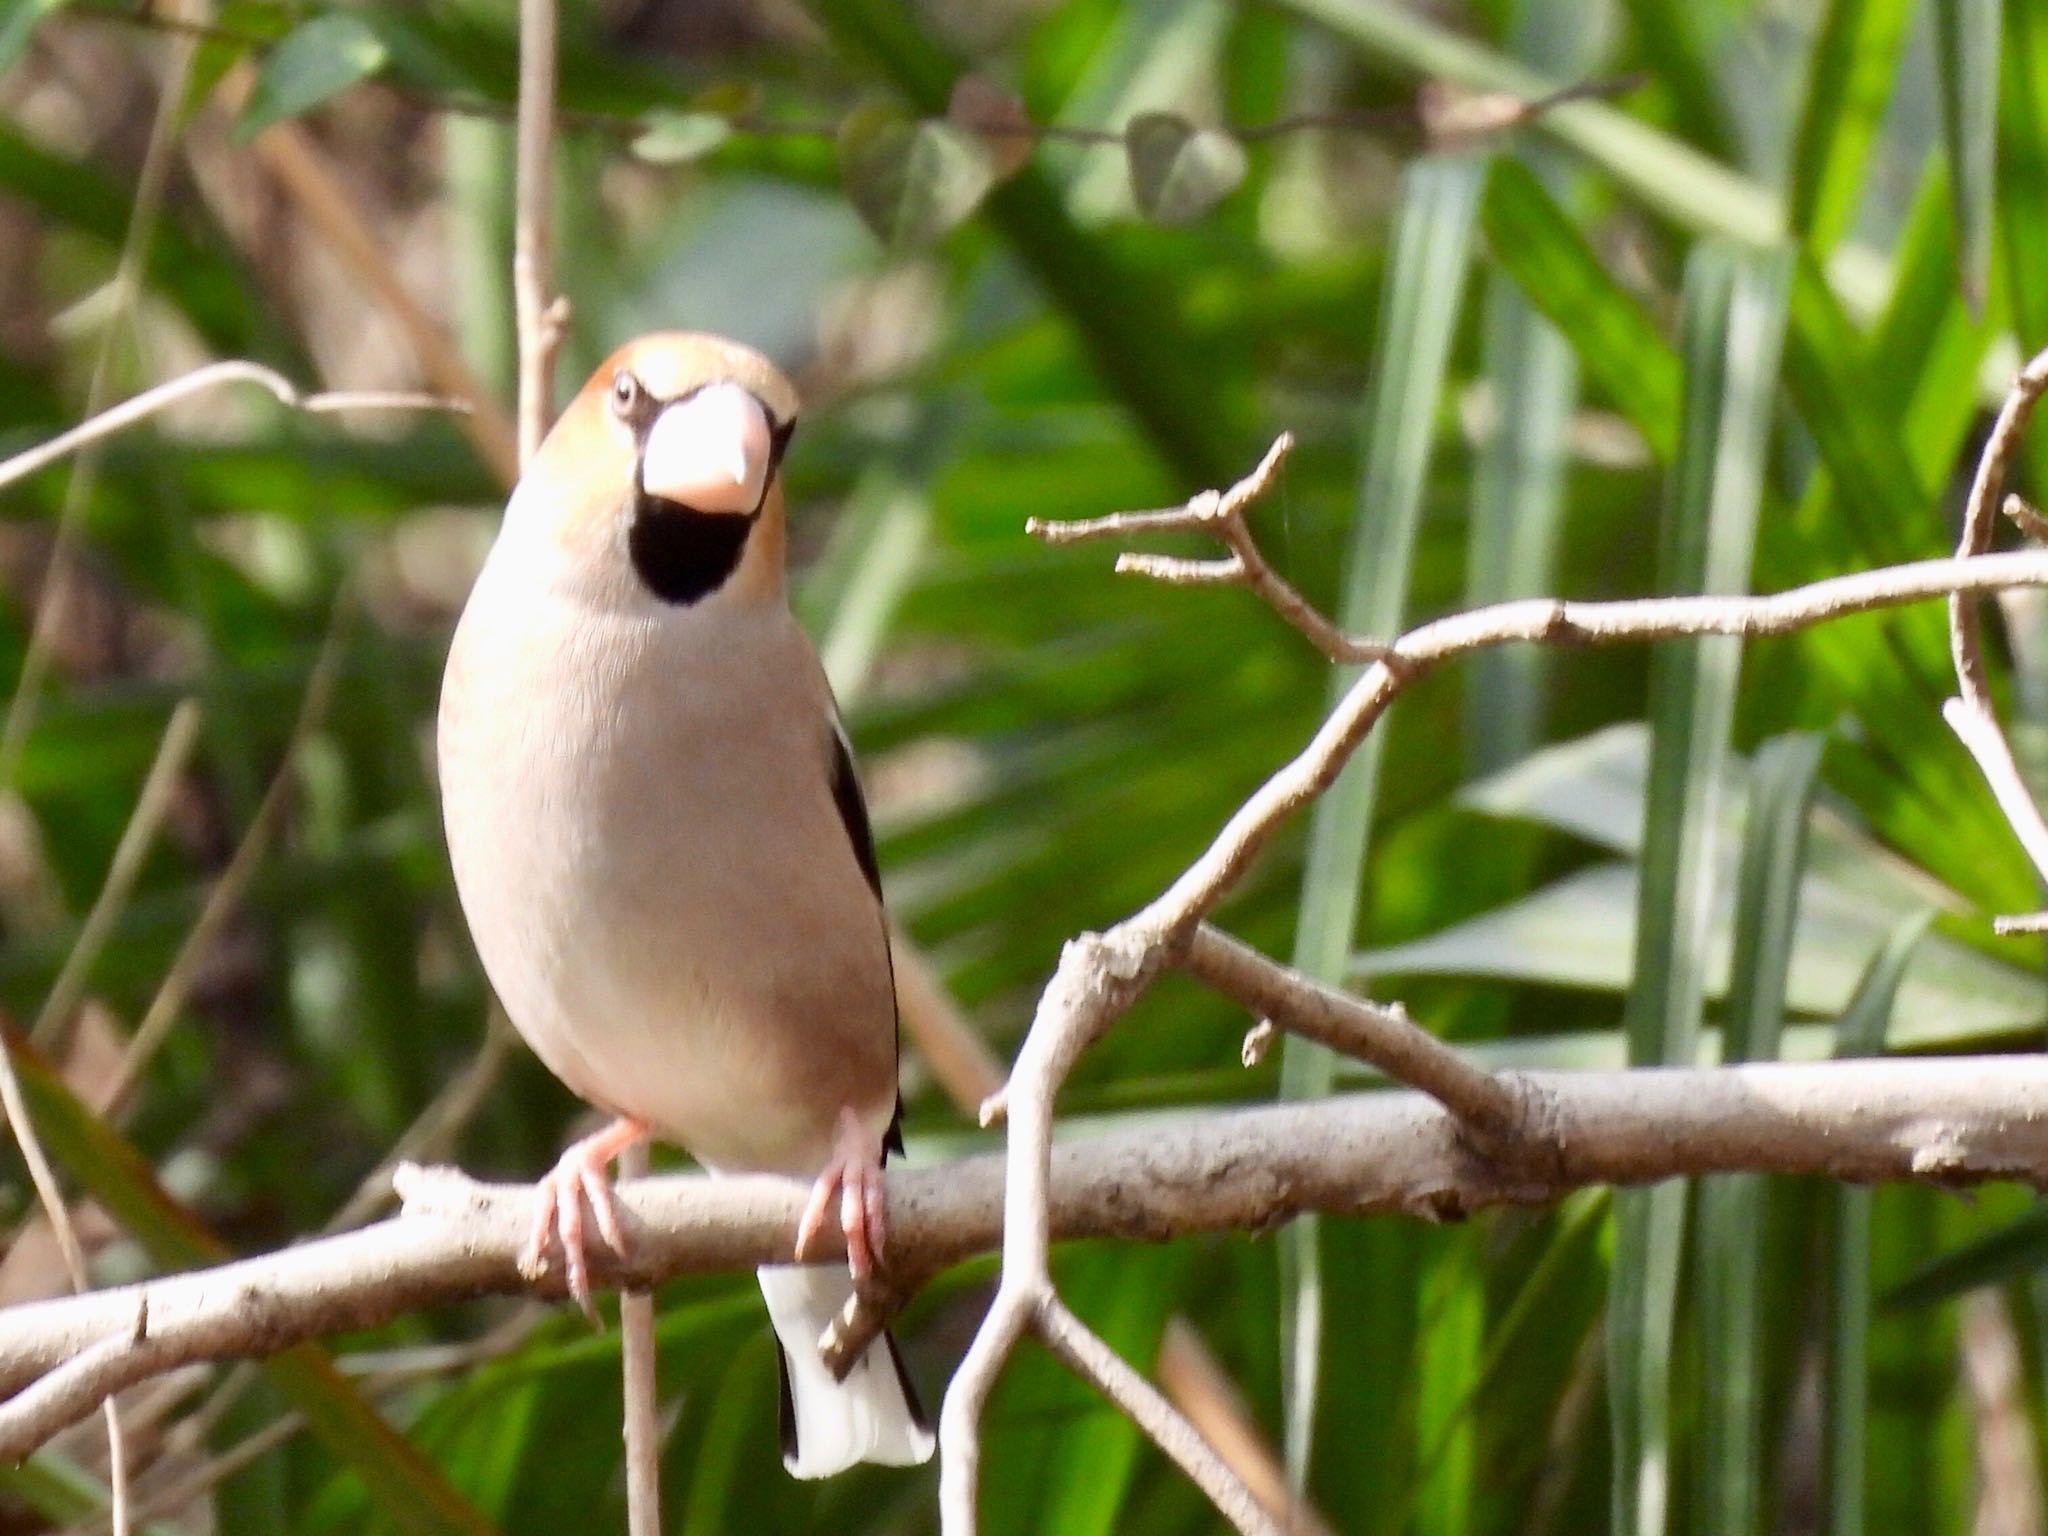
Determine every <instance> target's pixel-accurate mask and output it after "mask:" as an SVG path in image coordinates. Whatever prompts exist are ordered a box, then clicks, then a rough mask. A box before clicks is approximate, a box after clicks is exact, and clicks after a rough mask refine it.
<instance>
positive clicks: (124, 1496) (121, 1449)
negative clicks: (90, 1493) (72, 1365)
mask: <svg viewBox="0 0 2048 1536" xmlns="http://www.w3.org/2000/svg"><path fill="white" fill-rule="evenodd" d="M0 1112H4V1113H5V1115H6V1119H7V1128H8V1130H9V1132H10V1133H12V1135H13V1137H14V1143H15V1145H16V1146H18V1147H19V1148H20V1149H21V1160H22V1161H23V1162H24V1163H26V1164H27V1165H28V1176H29V1182H30V1183H32V1184H33V1185H34V1186H35V1191H36V1199H37V1201H38V1202H39V1203H40V1204H41V1205H42V1208H43V1216H44V1218H45V1219H46V1220H47V1221H48V1222H49V1223H50V1231H51V1233H52V1234H53V1235H54V1236H55V1237H56V1239H57V1251H58V1253H60V1254H61V1255H63V1258H64V1272H65V1274H66V1275H67V1276H69V1278H70V1280H71V1289H72V1290H73V1291H75V1292H77V1293H78V1294H79V1295H84V1294H85V1293H86V1292H87V1291H89V1290H90V1289H91V1287H92V1276H91V1274H90V1272H89V1271H88V1270H87V1268H86V1262H85V1249H84V1247H83V1246H82V1245H81V1244H80V1243H79V1241H78V1230H77V1228H75V1227H74V1226H72V1224H71V1212H70V1211H69V1210H68V1209H66V1207H65V1205H64V1191H63V1190H62V1189H61V1188H60V1187H59V1186H58V1183H57V1174H56V1171H55V1170H54V1169H53V1168H52V1167H51V1166H50V1159H49V1156H48V1154H47V1153H45V1152H44V1151H43V1140H42V1137H40V1136H39V1135H37V1134H36V1127H35V1121H34V1120H33V1119H32V1118H31V1117H30V1115H29V1112H28V1100H27V1098H26V1097H25V1096H24V1095H23V1093H22V1091H21V1077H20V1074H18V1073H17V1072H16V1071H15V1070H14V1053H13V1052H12V1051H11V1050H10V1049H9V1048H8V1047H7V1045H6V1044H5V1043H4V1042H0ZM95 1401H96V1402H97V1403H98V1405H99V1408H100V1411H101V1413H102V1414H103V1416H104V1417H105V1419H106V1421H107V1489H108V1493H107V1502H108V1509H109V1516H110V1518H111V1520H112V1522H113V1528H114V1531H115V1533H116V1536H126V1533H127V1530H128V1447H127V1443H126V1437H125V1436H124V1435H123V1434H122V1432H121V1414H120V1410H119V1409H118V1408H117V1407H116V1406H115V1403H114V1393H113V1391H112V1390H109V1391H108V1392H106V1393H105V1394H103V1395H102V1396H100V1397H99V1398H97V1399H96V1400H95ZM86 1411H87V1412H90V1411H91V1408H90V1405H88V1407H87V1409H86Z"/></svg>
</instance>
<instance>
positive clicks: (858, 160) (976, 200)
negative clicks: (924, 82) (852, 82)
mask: <svg viewBox="0 0 2048 1536" xmlns="http://www.w3.org/2000/svg"><path fill="white" fill-rule="evenodd" d="M839 174H840V176H841V177H842V178H843V179H844V181H845V183H846V193H847V196H848V197H850V198H852V199H853V206H854V208H855V210H856V211H857V212H858V213H859V214H860V216H861V218H862V219H863V220H865V221H866V223H867V226H868V228H869V229H872V230H873V231H874V232H875V234H876V235H877V236H878V237H880V239H881V240H882V242H883V243H884V244H885V245H888V246H889V247H890V248H891V249H895V250H903V249H913V248H915V247H918V246H924V245H930V244H931V243H932V242H933V241H935V240H937V239H938V238H939V237H940V236H942V235H944V234H945V233H946V232H947V231H948V230H950V229H952V228H953V227H954V226H955V225H957V224H958V223H959V222H960V221H961V220H962V219H964V218H966V217H967V216H968V215H969V214H970V213H972V212H974V210H975V208H976V207H977V206H978V205H979V204H980V202H981V200H982V198H983V197H984V196H985V195H986V194H987V192H988V189H989V188H990V186H992V185H993V184H994V180H995V177H994V173H993V171H992V169H991V168H990V165H989V160H988V152H987V151H986V150H985V149H984V148H983V147H982V146H981V144H980V143H979V142H978V141H977V140H976V139H975V138H974V136H973V135H972V134H969V133H965V132H962V131H961V130H960V129H959V128H956V127H954V126H953V125H952V124H951V123H939V122H922V121H918V120H917V119H914V118H911V117H909V116H907V115H906V114H905V113H903V112H902V111H901V110H899V109H898V108H896V107H893V106H889V105H886V104H881V103H878V104H875V105H871V106H864V107H856V108H855V109H854V110H853V111H851V112H849V113H848V114H847V115H846V120H845V121H844V122H843V123H841V124H840V125H839Z"/></svg>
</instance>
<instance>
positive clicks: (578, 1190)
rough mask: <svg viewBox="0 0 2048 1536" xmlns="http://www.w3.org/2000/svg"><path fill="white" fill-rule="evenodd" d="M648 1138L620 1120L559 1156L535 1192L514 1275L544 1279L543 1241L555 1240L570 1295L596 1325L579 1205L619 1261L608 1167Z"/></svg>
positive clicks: (641, 1128)
mask: <svg viewBox="0 0 2048 1536" xmlns="http://www.w3.org/2000/svg"><path fill="white" fill-rule="evenodd" d="M646 1134H647V1126H646V1125H645V1123H643V1122H642V1121H639V1120H635V1119H633V1118H631V1117H630V1116H623V1115H622V1116H621V1117H620V1118H618V1119H617V1120H614V1121H613V1122H612V1123H611V1124H610V1125H608V1126H606V1127H605V1128H604V1129H603V1130H601V1131H599V1132H598V1133H597V1134H596V1135H594V1136H586V1137H584V1138H583V1140H581V1141H579V1142H576V1143H575V1144H573V1145H572V1146H571V1147H570V1148H569V1150H568V1151H566V1152H564V1153H563V1154H562V1159H561V1161H560V1162H558V1163H556V1164H555V1166H554V1169H553V1171H551V1172H550V1173H548V1174H546V1175H544V1176H543V1177H542V1179H541V1181H540V1183H539V1184H538V1185H536V1186H535V1188H534V1195H535V1209H534V1213H533V1230H532V1232H531V1233H530V1234H529V1235H528V1237H527V1239H526V1246H525V1247H524V1248H523V1249H521V1250H520V1253H519V1272H520V1273H521V1274H523V1275H525V1276H526V1277H527V1278H528V1279H530V1280H537V1279H539V1278H540V1277H541V1276H542V1275H544V1274H546V1273H547V1268H548V1237H549V1236H550V1234H553V1235H555V1236H558V1237H560V1239H561V1242H562V1265H563V1268H564V1270H565V1271H566V1272H567V1273H566V1276H565V1278H566V1280H567V1282H568V1287H569V1295H570V1296H571V1297H572V1298H574V1300H575V1302H576V1305H577V1306H579V1307H581V1308H582V1309H583V1315H584V1316H585V1317H587V1318H589V1319H590V1320H591V1322H593V1323H596V1322H597V1321H598V1317H597V1308H596V1307H595V1306H593V1305H592V1304H591V1300H590V1260H589V1257H588V1255H587V1254H586V1253H585V1252H584V1247H583V1205H584V1202H585V1201H588V1202H589V1203H590V1213H591V1215H592V1216H594V1217H596V1218H597V1230H598V1231H599V1233H601V1234H602V1235H603V1237H604V1240H605V1242H606V1243H607V1244H609V1245H610V1247H611V1250H612V1252H613V1253H615V1254H617V1255H618V1256H619V1257H620V1258H624V1257H625V1256H626V1234H625V1232H624V1231H623V1230H622V1229H621V1228H620V1226H619V1210H618V1206H617V1205H616V1204H615V1203H614V1202H613V1200H612V1180H611V1161H612V1159H613V1158H615V1157H617V1156H618V1155H619V1154H620V1153H621V1152H623V1151H625V1150H626V1148H628V1147H630V1146H631V1145H633V1143H634V1142H636V1141H638V1140H639V1139H640V1138H641V1137H643V1136H645V1135H646Z"/></svg>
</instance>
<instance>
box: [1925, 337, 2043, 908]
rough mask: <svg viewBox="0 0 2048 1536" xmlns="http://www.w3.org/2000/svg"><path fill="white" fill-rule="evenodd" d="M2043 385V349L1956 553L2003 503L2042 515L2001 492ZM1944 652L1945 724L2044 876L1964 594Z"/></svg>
mask: <svg viewBox="0 0 2048 1536" xmlns="http://www.w3.org/2000/svg"><path fill="white" fill-rule="evenodd" d="M2044 391H2048V352H2041V353H2038V354H2036V356H2035V357H2034V358H2033V360H2032V361H2031V362H2029V363H2028V364H2027V365H2026V367H2024V368H2022V369H2021V370H2020V372H2019V376H2018V377H2017V378H2015V379H2014V380H2013V382H2012V387H2011V389H2010V390H2009V391H2008V392H2007V394H2006V397H2005V404H2004V405H2003V406H2002V407H2000V409H1999V412H1998V419H1997V420H1996V421H1994V422H1993V423H1992V424H1991V435H1990V436H1989V437H1988V438H1987V439H1986V440H1985V443H1984V451H1983V453H1982V454H1981V455H1979V457H1978V460H1977V474H1976V478H1975V479H1974V480H1972V481H1971V483H1970V496H1969V500H1968V501H1966V502H1965V503H1964V506H1963V531H1962V534H1961V535H1960V537H1959V538H1958V540H1957V542H1956V553H1957V554H1958V555H1962V556H1967V555H1977V554H1982V553H1983V552H1984V551H1985V550H1988V549H1989V548H1990V547H1991V541H1992V539H1993V538H1994V537H1995V536H1996V534H1997V531H1998V514H1999V511H2000V508H2001V506H2003V509H2004V511H2005V513H2006V515H2007V516H2009V517H2011V518H2012V519H2013V520H2014V521H2015V522H2017V523H2019V524H2020V526H2021V527H2022V528H2027V527H2029V526H2030V523H2029V521H2028V520H2029V519H2030V518H2031V519H2032V524H2034V525H2038V523H2039V521H2040V519H2039V517H2038V515H2037V514H2034V513H2033V512H2032V511H2031V509H2029V508H2027V507H2026V505H2025V504H2024V503H2022V502H2019V500H2018V498H2017V497H2014V498H2012V499H2011V501H2010V502H2003V503H2002V502H2001V499H2000V498H2001V495H2002V493H2003V492H2004V490H2005V471H2006V466H2007V465H2008V464H2009V463H2010V462H2011V461H2012V456H2013V454H2015V453H2016V452H2018V451H2019V446H2020V439H2021V438H2022V437H2023V436H2024V435H2025V433H2026V429H2027V419H2028V418H2029V417H2030V416H2032V415H2033V413H2034V406H2035V404H2036V402H2038V401H2039V400H2040V398H2041V395H2042V393H2043V392H2044ZM1948 629H1949V654H1950V656H1951V657H1952V658H1953V659H1954V662H1955V668H1956V688H1957V694H1956V697H1955V698H1953V699H1950V700H1949V701H1948V702H1947V703H1946V704H1944V705H1943V706H1942V710H1941V716H1942V718H1943V719H1944V720H1946V721H1947V722H1948V725H1949V729H1950V730H1952V731H1954V732H1955V733H1956V738H1957V739H1958V740H1959V741H1961V742H1962V744H1963V746H1964V747H1965V748H1967V749H1968V751H1969V753H1970V756H1972V757H1973V758H1975V759H1976V760H1977V767H1978V769H1979V770H1980V771H1981V772H1982V773H1983V775H1984V780H1985V783H1986V784H1988V785H1989V786H1990V788H1991V793H1992V795H1993V797H1994V798H1995V799H1996V800H1997V801H1998V808H1999V810H2000V811H2001V812H2002V813H2003V814H2004V816H2005V819H2006V821H2007V822H2008V823H2009V824H2010V825H2011V827H2012V830H2013V835H2014V836H2015V837H2017V838H2018V839H2019V841H2020V846H2021V847H2022V848H2024V849H2025V850H2026V853H2027V857H2028V858H2029V859H2031V860H2032V861H2033V865H2034V869H2035V871H2036V873H2038V874H2039V875H2040V877H2041V878H2042V879H2043V880H2044V881H2048V821H2044V820H2043V819H2042V816H2041V807H2040V806H2039V805H2038V804H2036V803H2035V801H2034V796H2033V793H2032V791H2030V790H2029V789H2028V788H2027V784H2026V780H2025V779H2024V778H2023V777H2022V776H2021V774H2020V768H2019V764H2018V763H2017V762H2016V761H2015V760H2014V759H2013V755H2012V744H2011V743H2010V742H2008V741H2007V740H2006V738H2005V730H2004V728H2003V727H2002V726H2000V725H1999V723H1998V713H1997V711H1996V710H1995V709H1994V708H1993V707H1992V703H1991V685H1990V682H1989V680H1988V678H1987V677H1986V675H1985V671H1984V637H1983V629H1982V625H1981V623H1980V621H1979V619H1978V615H1977V605H1976V603H1975V602H1973V601H1971V597H1970V596H1969V595H1966V594H1963V593H1960V592H1959V593H1957V594H1956V595H1955V596H1953V597H1951V598H1950V599H1949V604H1948ZM2000 926H2001V929H2002V931H2005V932H2015V931H2019V928H2020V927H2021V926H2022V925H2020V924H2015V923H2013V922H2012V920H2011V919H2006V920H2004V921H2003V922H2002V923H2001V925H2000Z"/></svg>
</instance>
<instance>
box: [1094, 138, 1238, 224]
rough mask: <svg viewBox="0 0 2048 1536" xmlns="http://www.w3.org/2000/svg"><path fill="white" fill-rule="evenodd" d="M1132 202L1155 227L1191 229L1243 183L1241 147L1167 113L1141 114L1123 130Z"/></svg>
mask: <svg viewBox="0 0 2048 1536" xmlns="http://www.w3.org/2000/svg"><path fill="white" fill-rule="evenodd" d="M1124 157H1125V159H1126V160H1127V161H1129V163H1130V168H1131V197H1132V199H1133V200H1134V201H1135V202H1136V203H1137V205H1138V211H1139V212H1140V213H1142V214H1144V215H1145V217H1146V218H1148V219H1150V220H1151V221H1152V222H1153V223H1155V224H1192V223H1193V222H1194V221H1195V220H1196V219H1199V218H1200V217H1201V216H1202V215H1203V214H1205V213H1207V212H1208V211H1209V210H1210V209H1212V208H1214V207H1215V206H1216V205H1217V204H1218V203H1220V202H1222V201H1223V199H1224V198H1226V197H1228V196H1229V195H1230V194H1231V193H1232V192H1233V191H1235V190H1236V189H1237V184H1238V183H1239V182H1241V181H1243V180H1244V173H1245V153H1244V146H1243V145H1242V144H1240V143H1238V142H1237V140H1236V139H1234V138H1232V137H1231V136H1230V135H1229V134H1227V133H1224V132H1222V131H1221V130H1220V129H1216V128H1197V127H1196V126H1195V125H1194V124H1193V123H1191V122H1189V121H1188V120H1187V119H1186V118H1184V117H1178V116H1176V115H1175V114H1173V113H1171V112H1141V113H1139V114H1138V116H1136V117H1134V118H1132V119H1131V121H1130V125H1129V126H1128V127H1126V128H1125V129H1124Z"/></svg>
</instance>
